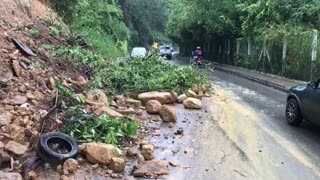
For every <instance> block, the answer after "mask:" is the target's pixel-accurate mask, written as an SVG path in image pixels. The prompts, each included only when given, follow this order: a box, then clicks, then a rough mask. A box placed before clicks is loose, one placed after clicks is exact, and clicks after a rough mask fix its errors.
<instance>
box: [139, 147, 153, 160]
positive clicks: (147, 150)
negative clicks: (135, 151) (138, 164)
mask: <svg viewBox="0 0 320 180" xmlns="http://www.w3.org/2000/svg"><path fill="white" fill-rule="evenodd" d="M153 153H154V147H153V146H152V145H144V146H142V151H141V154H142V155H143V157H144V159H145V160H152V159H154V154H153Z"/></svg>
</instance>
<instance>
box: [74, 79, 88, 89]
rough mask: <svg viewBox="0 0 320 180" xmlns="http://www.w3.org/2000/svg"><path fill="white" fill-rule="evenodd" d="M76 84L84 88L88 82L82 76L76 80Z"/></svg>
mask: <svg viewBox="0 0 320 180" xmlns="http://www.w3.org/2000/svg"><path fill="white" fill-rule="evenodd" d="M76 84H77V85H78V86H79V87H84V86H87V85H88V84H89V82H88V81H87V80H86V79H85V78H84V77H83V76H78V77H77V79H76Z"/></svg>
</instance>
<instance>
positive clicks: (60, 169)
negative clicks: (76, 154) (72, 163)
mask: <svg viewBox="0 0 320 180" xmlns="http://www.w3.org/2000/svg"><path fill="white" fill-rule="evenodd" d="M62 170H63V166H62V165H61V164H60V165H58V166H57V172H62Z"/></svg>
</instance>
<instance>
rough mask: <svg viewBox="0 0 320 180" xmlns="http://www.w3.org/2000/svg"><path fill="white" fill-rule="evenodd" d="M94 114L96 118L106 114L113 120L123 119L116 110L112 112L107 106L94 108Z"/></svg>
mask: <svg viewBox="0 0 320 180" xmlns="http://www.w3.org/2000/svg"><path fill="white" fill-rule="evenodd" d="M93 113H94V114H95V115H96V116H101V115H103V114H106V115H108V116H109V117H111V118H122V117H123V115H122V114H120V113H118V112H117V111H115V110H112V109H110V108H109V107H107V106H98V107H94V108H93Z"/></svg>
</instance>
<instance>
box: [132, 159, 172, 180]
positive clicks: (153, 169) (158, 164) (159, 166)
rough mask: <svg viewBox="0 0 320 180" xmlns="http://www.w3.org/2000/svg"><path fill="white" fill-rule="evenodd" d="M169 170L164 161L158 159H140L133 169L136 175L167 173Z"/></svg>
mask: <svg viewBox="0 0 320 180" xmlns="http://www.w3.org/2000/svg"><path fill="white" fill-rule="evenodd" d="M168 174H169V170H168V167H167V165H166V163H165V162H163V161H160V160H155V159H154V160H151V161H142V162H141V163H140V164H139V166H138V168H137V169H136V170H134V172H133V175H134V176H136V177H145V176H161V175H168Z"/></svg>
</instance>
